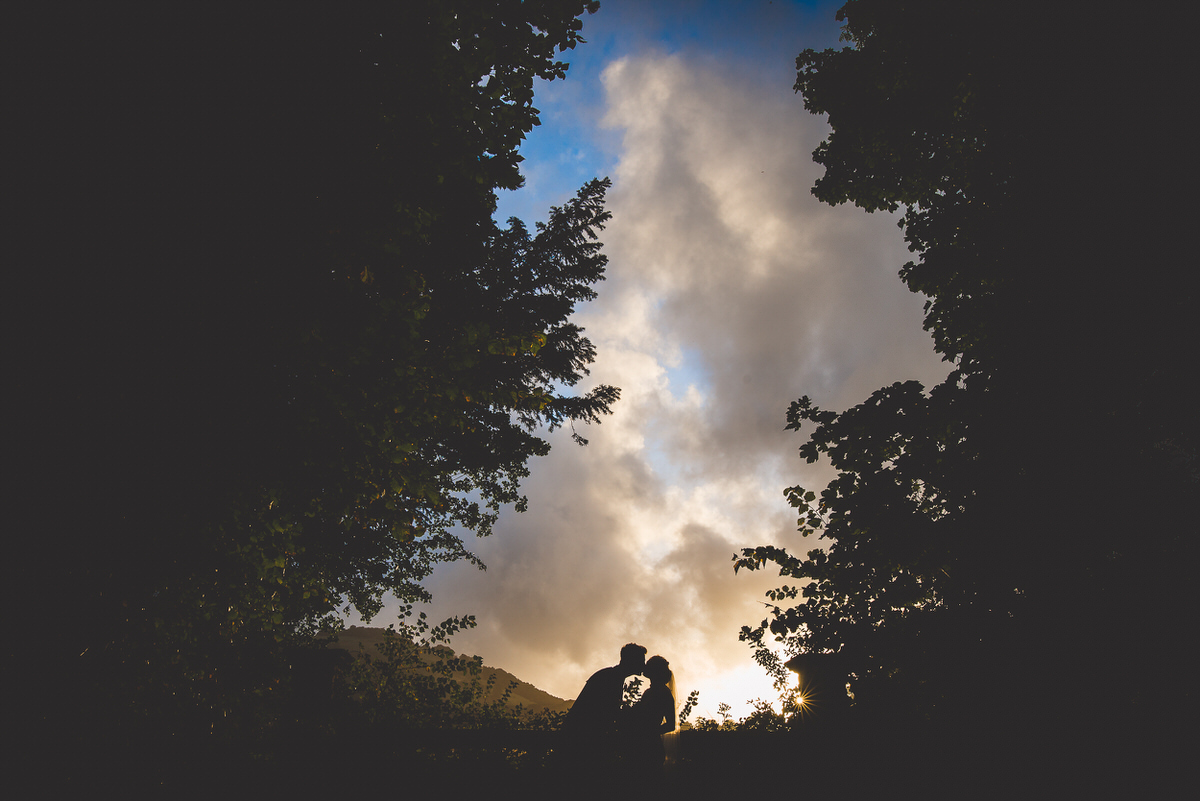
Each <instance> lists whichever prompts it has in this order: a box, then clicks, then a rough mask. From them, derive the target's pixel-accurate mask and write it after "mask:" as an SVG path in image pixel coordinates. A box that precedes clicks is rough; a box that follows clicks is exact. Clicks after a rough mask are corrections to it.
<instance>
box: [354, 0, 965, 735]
mask: <svg viewBox="0 0 1200 801" xmlns="http://www.w3.org/2000/svg"><path fill="white" fill-rule="evenodd" d="M839 5H840V4H839V3H836V2H835V3H788V2H779V1H777V2H767V0H761V1H755V2H711V3H705V2H646V0H641V1H640V2H639V1H638V0H632V1H628V2H627V1H623V0H602V3H601V8H600V11H599V13H597V14H595V15H591V16H585V17H584V29H583V36H584V38H586V39H587V40H588V42H587V44H583V45H580V46H579V47H578V48H576V50H575V51H572V52H568V53H567V54H566V55H565V56H564V60H567V61H569V62H570V63H571V67H570V70H569V71H568V75H567V78H566V80H565V81H554V82H551V83H544V82H542V83H539V84H538V86H537V87H536V99H535V105H536V106H537V107H538V108H539V109H540V110H541V119H542V125H541V127H539V128H537V129H535V130H534V132H533V133H532V134H531V135H530V136H529V138H528V139H527V141H526V143H525V144H524V146H523V147H522V150H521V153H522V155H523V156H524V157H525V162H524V163H523V165H522V168H523V172H524V174H525V177H526V185H525V187H524V188H522V189H521V190H518V191H516V192H506V193H504V195H503V196H502V197H501V198H500V209H499V211H498V214H497V216H498V218H500V219H501V220H503V219H507V218H508V217H510V216H516V217H520V218H521V219H523V220H524V221H525V222H526V223H527V224H529V225H531V226H532V224H533V223H534V222H535V221H538V220H545V219H546V217H547V213H548V210H549V208H550V207H551V206H554V205H561V204H562V203H563V202H565V201H566V200H567V199H568V198H570V197H571V196H573V195H574V193H575V191H576V190H577V189H578V188H579V187H580V186H582V185H583V184H584V183H585V182H587V181H588V180H590V179H591V178H593V177H604V176H608V177H610V178H611V179H612V182H613V185H612V189H611V190H610V191H609V195H608V208H609V210H610V211H611V212H612V214H613V219H612V221H611V223H610V224H609V226H608V227H607V229H606V230H605V231H604V232H603V234H602V236H601V240H602V241H603V242H604V252H605V253H606V254H607V256H608V259H609V263H608V272H607V280H605V281H604V282H603V283H601V284H599V285H598V287H597V289H598V291H599V297H598V298H597V299H596V300H594V301H592V302H590V303H588V304H586V305H584V306H582V307H580V309H579V310H578V311H577V313H576V316H575V321H576V322H578V323H579V324H580V325H582V326H583V327H584V328H585V329H586V333H587V336H588V337H589V338H590V339H591V340H592V342H593V343H594V344H595V345H596V348H597V358H596V361H595V363H594V364H593V365H592V367H591V375H590V376H589V378H588V380H587V382H586V383H585V384H583V385H581V387H580V388H579V389H580V390H581V391H586V389H587V388H589V387H590V386H594V385H595V384H613V385H615V386H618V387H620V388H621V393H622V394H621V399H620V401H619V402H618V403H617V404H616V405H615V407H614V413H613V414H612V415H611V416H609V417H607V418H605V419H604V422H603V423H602V424H601V425H599V426H590V427H587V428H586V429H584V428H581V429H580V433H581V434H583V435H584V436H585V437H587V438H588V439H589V441H590V442H589V444H588V445H587V446H586V447H579V446H577V445H575V444H574V443H572V442H571V440H570V432H569V431H567V432H563V431H558V432H555V433H553V434H550V435H548V437H549V440H550V442H551V444H552V446H553V449H552V452H551V453H550V454H549V455H548V456H546V457H543V458H540V459H535V460H534V461H533V462H531V463H530V470H531V475H530V476H529V478H528V479H526V481H525V483H524V491H525V494H526V495H527V497H528V499H529V510H528V511H527V512H525V513H524V514H516V513H508V514H506V515H504V516H502V518H501V520H500V522H499V524H498V525H497V526H496V530H495V534H494V535H493V536H492V537H490V538H487V539H482V540H477V539H474V538H471V540H469V541H468V547H471V548H472V550H473V551H474V552H475V553H476V554H477V555H478V556H479V557H480V558H481V559H482V560H483V561H484V562H485V563H486V565H487V570H486V571H484V572H480V571H478V570H477V569H475V568H474V567H472V566H470V565H468V564H455V565H449V566H443V567H440V568H439V569H438V570H437V571H436V572H435V573H434V575H433V576H432V577H431V578H430V580H429V581H428V582H427V583H426V586H427V587H428V588H429V590H430V591H431V592H432V593H433V596H434V601H433V603H432V605H431V607H430V608H429V610H428V611H429V614H430V615H431V616H432V617H434V618H435V619H441V618H443V617H447V616H450V615H459V614H473V615H475V616H476V619H477V621H478V625H477V627H476V628H475V629H472V630H470V631H467V632H464V633H461V634H459V635H458V636H457V637H456V638H455V639H454V641H453V642H452V643H451V644H452V645H453V646H454V647H455V649H456V650H458V651H460V652H465V653H470V654H478V655H480V656H482V657H483V660H484V662H485V663H486V664H489V665H493V666H497V667H503V668H505V669H506V670H509V671H511V672H512V673H514V674H515V675H517V676H519V677H521V678H522V679H524V680H526V681H529V682H531V683H533V684H534V685H536V686H538V687H540V688H542V689H544V690H546V691H548V692H550V693H552V694H554V695H557V696H560V697H563V698H574V697H575V696H576V694H577V693H578V692H579V689H580V688H581V687H582V686H583V684H584V682H585V681H586V680H587V678H588V676H590V675H591V673H592V672H594V671H595V670H597V669H599V668H601V667H605V666H607V665H613V664H616V662H617V660H618V651H619V649H620V647H621V646H622V645H623V644H625V643H626V642H630V641H633V642H638V643H641V644H642V645H645V646H646V647H647V648H648V649H649V652H650V654H661V655H663V656H665V657H666V658H667V659H668V660H669V661H670V663H671V666H672V668H673V670H674V671H675V676H676V683H677V687H678V690H679V695H680V699H679V701H680V703H682V700H683V698H684V697H686V696H687V694H688V693H689V692H691V691H692V690H699V691H700V703H699V705H698V707H697V714H700V715H706V716H708V717H716V715H717V711H716V710H717V705H718V704H719V703H722V702H724V703H728V704H729V705H730V706H731V707H732V710H733V713H734V715H735V717H738V716H741V715H744V714H746V713H747V712H748V710H749V707H748V702H749V701H751V700H753V699H756V698H763V699H768V700H771V699H774V698H775V697H776V696H777V693H776V692H775V691H774V690H773V689H772V687H771V682H770V680H769V678H768V677H767V676H766V674H765V672H764V671H763V670H762V668H760V667H759V666H758V665H757V664H755V663H754V662H753V660H752V653H751V650H750V649H749V648H748V646H747V645H746V644H745V643H741V642H739V641H738V632H739V630H740V628H741V627H742V626H743V625H756V624H757V623H758V622H759V621H761V620H762V619H763V618H764V617H765V616H766V612H767V607H766V606H765V602H766V598H765V597H764V593H765V592H766V591H767V590H768V589H770V588H772V587H774V586H778V585H779V584H780V583H781V581H780V579H779V577H778V575H777V574H775V573H773V572H772V571H759V572H754V573H747V572H746V571H742V572H741V573H739V574H737V575H735V574H734V572H733V562H732V559H733V556H734V554H736V553H738V552H739V550H740V549H741V548H743V547H753V546H757V545H766V544H774V545H780V546H784V547H788V548H790V549H791V550H792V551H793V552H796V553H802V552H807V551H808V550H810V549H811V548H814V547H817V544H818V543H817V542H815V541H812V540H805V539H803V538H801V537H800V536H799V534H798V533H797V532H796V530H795V529H796V525H795V515H794V512H793V510H792V509H791V508H790V507H789V506H788V504H787V503H786V501H785V500H784V495H783V491H784V488H785V487H788V486H792V485H796V484H799V485H801V486H804V487H805V488H808V489H814V490H818V491H819V490H820V489H821V488H822V487H824V485H825V484H826V482H827V481H828V480H829V479H830V478H831V477H832V472H831V471H830V469H829V467H828V466H827V465H822V464H819V463H818V464H816V465H808V464H806V463H805V462H804V460H803V459H801V458H800V456H799V455H798V453H797V449H798V448H799V447H800V445H802V444H803V442H804V441H805V435H804V433H801V434H796V433H795V432H788V431H784V425H785V423H786V420H785V413H786V410H787V408H788V405H789V404H790V403H791V402H792V401H794V400H796V399H797V398H799V397H800V396H802V395H809V396H810V397H812V398H813V400H814V402H815V403H816V404H817V405H819V406H821V407H822V408H827V409H832V410H835V411H841V410H843V409H846V408H849V407H850V406H853V405H856V404H857V403H859V402H861V401H863V400H865V399H866V398H867V397H868V396H869V395H870V393H871V392H872V391H874V390H875V389H878V388H879V387H882V386H886V385H888V384H891V383H892V382H895V381H901V380H909V379H916V380H919V381H922V382H923V383H925V385H926V386H930V385H932V384H935V383H937V382H939V381H940V380H941V379H942V378H943V377H944V376H945V375H946V373H947V366H946V364H945V363H943V362H942V361H941V360H940V358H939V357H938V356H937V355H936V354H935V353H934V351H933V345H932V340H931V338H930V337H929V335H928V334H927V333H925V332H924V331H923V330H922V328H921V321H922V306H923V303H924V298H923V297H921V296H918V295H914V294H912V293H910V292H909V291H908V290H907V288H906V287H905V286H904V285H903V284H902V283H901V282H900V280H899V278H898V276H897V272H898V270H899V269H900V267H901V266H902V265H903V264H904V263H905V262H906V261H908V260H909V258H910V254H909V253H908V252H907V249H906V247H905V245H904V242H903V239H902V235H901V232H900V230H899V229H898V228H897V226H896V220H897V217H896V216H895V215H889V214H874V215H869V214H866V213H865V212H863V211H861V210H859V209H856V208H854V207H851V206H847V205H843V206H839V207H836V208H834V207H830V206H826V205H823V204H821V203H819V202H817V200H816V199H815V198H813V197H812V195H811V192H810V189H811V187H812V184H813V182H814V181H815V180H816V179H817V178H818V177H820V175H821V173H822V168H821V167H819V166H817V165H815V164H813V163H812V160H811V153H812V150H813V148H814V147H816V145H817V144H818V143H819V142H820V141H821V140H822V139H823V138H824V137H825V135H826V132H827V130H828V128H827V126H826V124H825V122H824V120H823V119H822V118H819V117H816V116H813V115H811V114H809V113H808V112H806V111H805V110H804V107H803V102H802V100H801V98H800V97H799V96H798V95H796V94H795V93H794V92H793V90H792V85H793V83H794V82H795V77H796V76H795V58H796V55H797V54H798V53H799V52H800V51H801V50H803V49H804V48H806V47H814V48H825V47H840V46H841V45H840V43H839V42H838V34H839V24H838V23H837V22H836V20H835V18H834V17H835V13H836V10H837V8H838V6H839ZM394 619H395V612H394V610H393V609H388V608H385V610H384V612H383V613H382V614H380V615H379V616H378V617H376V618H375V619H374V620H373V621H372V622H371V625H385V626H386V625H387V623H388V622H390V621H392V620H394Z"/></svg>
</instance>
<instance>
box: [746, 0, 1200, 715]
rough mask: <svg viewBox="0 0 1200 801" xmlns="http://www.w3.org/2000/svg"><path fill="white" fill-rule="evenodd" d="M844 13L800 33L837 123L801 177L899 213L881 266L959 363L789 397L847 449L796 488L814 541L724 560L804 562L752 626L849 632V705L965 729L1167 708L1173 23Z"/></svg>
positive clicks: (1185, 603)
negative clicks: (808, 484) (811, 43)
mask: <svg viewBox="0 0 1200 801" xmlns="http://www.w3.org/2000/svg"><path fill="white" fill-rule="evenodd" d="M1172 8H1173V10H1178V9H1175V7H1174V6H1173V7H1172ZM1158 11H1159V12H1161V13H1163V14H1165V18H1170V17H1171V13H1170V12H1169V11H1166V10H1164V9H1161V8H1160V9H1158ZM838 19H839V20H844V21H845V23H846V25H845V29H844V30H845V39H846V40H847V41H849V42H850V44H851V46H849V47H845V48H843V49H841V50H836V51H835V50H826V51H823V52H815V51H812V50H806V51H805V52H803V53H802V54H801V55H800V56H799V58H798V59H797V67H798V79H797V83H796V90H797V91H798V92H800V93H801V94H802V95H803V97H804V102H805V107H806V108H807V109H809V110H810V111H812V112H814V113H818V114H827V115H828V119H829V124H830V126H831V128H832V132H831V134H830V135H829V137H828V139H827V140H826V141H825V142H823V143H822V144H821V145H820V146H819V147H818V148H817V149H816V151H815V152H814V154H813V157H814V159H815V160H816V161H817V162H818V163H820V164H822V165H824V166H825V168H826V172H825V175H824V176H823V177H822V178H821V179H820V180H819V181H818V182H817V184H816V186H815V187H814V189H813V192H814V194H815V195H816V196H817V197H818V198H820V199H821V200H823V201H825V202H828V203H831V204H837V203H841V202H845V201H851V202H853V203H855V204H856V205H858V206H860V207H861V208H864V209H866V210H868V211H875V210H879V209H884V210H896V209H903V211H904V214H903V217H902V218H901V221H900V224H901V226H902V227H903V229H904V232H905V237H906V240H907V241H908V243H909V245H910V249H911V250H912V251H914V252H915V253H916V254H917V258H916V259H915V260H914V261H913V262H910V263H909V264H907V265H905V266H904V268H903V269H902V270H901V277H902V279H903V280H904V281H905V283H906V284H907V285H908V286H909V287H910V289H912V290H913V291H914V292H919V293H922V294H925V295H927V296H928V298H929V301H928V303H927V305H926V318H925V327H926V329H927V330H929V331H930V332H931V334H932V335H933V338H934V344H935V347H936V349H937V351H938V352H939V353H941V354H942V355H943V356H944V357H945V359H947V360H948V361H950V362H951V363H952V367H953V369H952V370H951V372H950V375H949V377H948V378H947V379H946V380H945V381H944V382H943V383H942V384H940V385H938V386H936V387H934V388H933V389H931V390H930V391H928V392H926V391H925V390H924V388H923V387H922V386H921V385H920V384H918V383H916V382H907V383H897V384H895V385H893V386H891V387H886V388H883V389H880V390H878V391H877V392H875V393H874V394H873V395H872V396H871V397H870V398H869V399H868V400H867V401H865V402H863V403H862V404H860V405H858V406H856V407H854V408H853V409H850V410H848V411H846V412H844V413H842V414H835V413H834V412H830V411H825V410H821V409H819V408H818V407H817V406H815V405H814V404H813V403H812V401H811V400H810V399H809V398H807V397H805V398H803V399H801V400H800V401H797V402H796V403H794V404H792V406H791V408H790V410H789V412H788V425H787V427H788V428H790V429H794V430H799V429H800V428H801V427H802V426H804V425H805V424H807V423H811V424H813V426H814V428H813V429H812V433H811V435H810V437H809V440H808V442H807V443H806V444H805V445H804V446H803V447H802V448H801V449H800V452H801V455H802V456H804V457H805V459H806V460H807V461H809V462H814V461H816V460H817V459H818V458H821V457H826V458H828V459H829V460H830V463H831V464H832V466H833V467H834V468H835V469H836V470H837V477H836V478H835V479H834V480H833V481H832V482H831V483H830V484H829V485H828V487H827V488H825V489H824V491H822V492H820V493H819V495H818V493H816V492H813V491H806V490H805V489H804V488H801V487H792V488H790V489H788V490H787V496H788V499H789V501H790V502H791V504H792V505H793V506H794V507H796V509H797V510H798V513H799V526H800V531H801V533H802V534H804V535H805V536H807V535H809V534H814V533H817V534H819V535H820V536H821V537H822V538H824V540H825V542H824V543H823V547H820V548H818V549H816V550H812V551H809V553H808V555H807V557H797V556H793V555H792V554H790V553H789V552H788V551H787V550H786V549H782V548H775V547H762V548H757V549H746V550H745V551H744V552H743V553H742V555H741V556H740V558H736V559H737V567H745V568H750V569H756V568H760V567H763V566H764V565H765V564H766V563H767V562H771V563H774V564H776V565H777V566H778V567H779V568H780V571H781V573H782V575H784V576H785V577H789V578H794V579H796V580H797V581H796V582H795V583H794V584H789V585H786V586H784V587H782V588H780V589H779V590H777V591H775V592H774V593H772V594H771V595H772V598H773V600H774V601H775V603H776V605H775V607H774V608H773V609H772V611H771V614H770V616H769V618H768V619H767V620H764V621H763V622H762V623H761V624H760V625H759V626H757V627H746V628H745V629H743V634H742V636H743V639H745V640H748V641H749V642H750V643H751V644H752V646H753V647H755V649H756V650H757V652H758V657H759V659H760V661H762V662H763V663H764V664H766V665H767V666H768V667H769V668H770V669H772V670H774V671H775V672H776V674H777V675H778V676H780V677H783V676H784V674H783V673H782V666H781V663H780V660H778V659H777V658H775V657H774V656H773V654H772V653H771V652H770V650H769V649H768V648H767V646H768V645H770V641H771V639H772V635H773V637H774V639H776V640H778V641H780V642H782V643H783V644H784V646H785V649H786V651H787V652H788V653H789V654H796V653H801V652H809V653H840V654H842V655H843V656H844V657H845V658H846V661H845V664H846V665H847V666H848V667H849V669H850V671H851V682H852V686H853V691H854V698H855V701H856V703H857V704H858V705H860V706H867V707H871V706H876V707H878V706H891V707H893V708H899V707H903V708H906V709H908V710H909V711H910V712H913V713H915V714H918V715H921V716H925V717H933V718H935V719H936V718H941V719H945V718H946V717H947V716H950V717H954V716H958V715H964V716H966V719H967V720H970V721H972V723H973V725H976V726H980V727H988V726H993V725H995V724H996V721H997V720H998V719H999V718H1001V717H1003V716H1004V715H1011V716H1014V717H1019V716H1022V715H1025V714H1037V715H1039V716H1044V719H1054V718H1055V717H1056V716H1057V719H1059V720H1070V721H1077V720H1078V717H1079V716H1080V715H1083V716H1086V717H1087V718H1088V719H1093V718H1094V719H1104V720H1114V719H1120V720H1129V719H1133V718H1137V717H1138V716H1139V715H1144V714H1148V715H1154V714H1158V713H1160V712H1164V711H1167V710H1171V709H1177V708H1186V707H1187V706H1188V705H1189V704H1192V703H1193V702H1194V699H1195V694H1194V691H1193V690H1192V689H1191V687H1190V677H1189V676H1188V674H1187V670H1186V666H1185V664H1184V652H1185V650H1186V648H1183V647H1181V639H1180V636H1181V634H1182V633H1183V629H1182V628H1181V626H1182V625H1184V624H1182V621H1186V620H1190V619H1194V617H1195V614H1196V612H1197V606H1196V602H1195V600H1194V594H1192V593H1191V592H1190V591H1189V590H1188V586H1189V585H1190V583H1191V579H1190V578H1189V574H1190V571H1191V568H1192V566H1194V565H1195V564H1196V541H1197V538H1196V536H1195V534H1196V525H1195V522H1194V511H1193V510H1194V509H1195V508H1196V501H1197V490H1198V488H1200V473H1198V471H1197V462H1196V447H1197V415H1196V414H1195V410H1194V408H1193V406H1194V402H1193V401H1192V400H1189V390H1188V389H1187V388H1188V387H1189V386H1194V385H1195V383H1196V367H1197V365H1200V352H1198V345H1200V337H1197V336H1196V335H1195V331H1194V325H1193V323H1192V319H1193V316H1194V308H1195V303H1196V298H1197V293H1196V289H1197V274H1196V271H1195V270H1193V269H1191V268H1190V267H1189V266H1187V264H1188V262H1187V257H1186V256H1185V255H1184V254H1185V253H1186V252H1187V250H1186V248H1185V247H1184V241H1183V232H1184V231H1186V230H1187V226H1186V223H1185V221H1184V219H1183V208H1184V207H1183V205H1181V204H1180V203H1179V198H1180V197H1182V196H1183V190H1184V189H1185V188H1186V187H1185V186H1184V185H1183V182H1184V179H1183V174H1184V170H1183V165H1184V164H1186V163H1188V161H1189V160H1190V159H1189V156H1188V151H1189V150H1190V143H1186V142H1185V137H1186V134H1185V133H1184V131H1185V130H1186V126H1185V125H1184V123H1183V119H1182V116H1181V115H1182V113H1183V110H1182V106H1181V105H1180V103H1179V97H1181V96H1182V94H1183V93H1185V92H1186V91H1187V89H1186V87H1185V86H1184V83H1183V76H1184V75H1185V73H1186V70H1185V69H1184V67H1185V64H1184V54H1185V53H1186V52H1187V49H1188V45H1187V44H1186V43H1185V42H1183V41H1182V40H1181V39H1180V36H1179V35H1178V34H1177V32H1176V31H1164V30H1163V29H1162V28H1161V27H1158V26H1155V27H1154V29H1153V30H1151V29H1149V28H1145V27H1142V26H1137V25H1132V26H1131V25H1130V24H1129V20H1128V19H1126V18H1124V17H1123V16H1122V15H1121V14H1119V13H1118V14H1109V13H1102V12H1100V11H1099V10H1095V11H1094V12H1093V11H1086V12H1085V11H1081V10H1080V9H1078V8H1074V7H1068V6H1067V5H1065V4H1037V3H1018V4H1015V5H1014V4H1012V3H987V2H969V3H967V2H951V1H950V0H946V1H945V2H942V1H940V0H930V1H929V2H905V3H897V2H882V1H881V0H850V2H847V3H846V5H845V6H844V7H843V8H842V10H841V11H839V12H838ZM1150 676H1153V677H1154V679H1153V681H1149V680H1148V679H1149V677H1150Z"/></svg>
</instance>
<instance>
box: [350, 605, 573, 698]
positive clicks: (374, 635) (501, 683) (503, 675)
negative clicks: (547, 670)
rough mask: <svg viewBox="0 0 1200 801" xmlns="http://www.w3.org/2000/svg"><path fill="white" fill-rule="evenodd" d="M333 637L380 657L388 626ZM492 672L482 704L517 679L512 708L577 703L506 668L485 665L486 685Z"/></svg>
mask: <svg viewBox="0 0 1200 801" xmlns="http://www.w3.org/2000/svg"><path fill="white" fill-rule="evenodd" d="M333 636H334V637H335V640H334V642H331V643H330V644H329V646H328V647H329V648H335V649H341V650H344V651H349V652H350V653H351V654H353V655H357V654H359V653H360V651H361V650H363V649H365V651H366V652H367V653H368V654H370V655H372V656H375V657H378V656H379V655H380V649H379V645H380V643H382V642H383V641H384V638H385V637H386V629H381V628H374V627H369V626H350V627H348V628H346V629H345V630H344V631H340V632H336V633H335V634H333ZM434 650H435V651H436V652H437V653H439V654H441V655H444V656H447V657H449V656H454V655H455V652H454V650H453V649H452V648H449V647H447V646H439V647H438V648H436V649H434ZM429 661H432V657H430V660H429ZM492 675H495V677H496V681H495V682H494V683H493V684H492V687H491V689H490V690H489V691H488V692H487V693H486V694H485V695H484V696H483V698H482V699H480V700H481V701H482V702H483V703H492V702H494V701H498V700H500V699H501V698H502V697H503V696H504V693H505V691H506V690H507V689H508V687H509V685H510V684H512V682H514V681H515V682H516V683H517V684H516V686H515V687H514V688H513V690H512V693H511V694H510V695H509V696H508V701H507V702H506V704H505V705H506V706H508V707H509V708H516V707H518V706H523V707H525V709H528V710H532V711H535V712H537V711H541V710H542V709H548V710H550V711H551V712H566V711H567V710H568V709H570V708H571V704H572V703H574V701H573V700H564V699H562V698H559V697H557V696H554V695H551V694H550V693H548V692H546V691H545V690H541V689H539V688H537V687H535V686H533V685H532V684H530V683H529V682H527V681H523V680H521V679H520V678H518V677H516V676H514V675H513V674H512V673H509V672H508V671H507V670H504V669H503V668H497V667H491V666H489V665H484V666H483V672H482V673H481V674H480V680H481V681H482V682H483V683H485V684H486V683H487V681H488V678H489V677H490V676H492ZM456 678H458V679H459V680H460V681H461V680H464V679H465V680H469V679H470V677H469V676H467V675H466V674H465V673H460V674H458V676H456Z"/></svg>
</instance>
